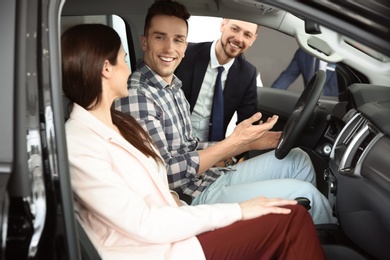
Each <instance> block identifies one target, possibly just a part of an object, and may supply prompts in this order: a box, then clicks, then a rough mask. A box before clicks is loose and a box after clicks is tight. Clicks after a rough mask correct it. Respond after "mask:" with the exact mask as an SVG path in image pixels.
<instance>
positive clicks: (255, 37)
mask: <svg viewBox="0 0 390 260" xmlns="http://www.w3.org/2000/svg"><path fill="white" fill-rule="evenodd" d="M256 39H257V34H255V36H253V41H252V42H251V44H250V45H249V46H252V44H253V43H254V42H255V41H256Z"/></svg>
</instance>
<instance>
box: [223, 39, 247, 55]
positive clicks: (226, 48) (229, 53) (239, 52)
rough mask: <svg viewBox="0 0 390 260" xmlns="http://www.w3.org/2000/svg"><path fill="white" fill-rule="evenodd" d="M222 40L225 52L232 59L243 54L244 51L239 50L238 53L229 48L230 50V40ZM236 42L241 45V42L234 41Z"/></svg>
mask: <svg viewBox="0 0 390 260" xmlns="http://www.w3.org/2000/svg"><path fill="white" fill-rule="evenodd" d="M220 42H221V46H222V50H223V52H224V53H225V55H226V56H227V57H229V58H230V59H234V58H236V57H238V56H239V55H241V53H242V51H238V52H237V53H231V52H229V50H228V44H229V42H228V40H226V43H224V42H223V41H222V39H221V40H220ZM234 44H235V45H237V46H240V44H236V43H234ZM240 47H241V48H242V46H240Z"/></svg>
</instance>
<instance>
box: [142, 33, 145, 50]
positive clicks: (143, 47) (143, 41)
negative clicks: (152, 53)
mask: <svg viewBox="0 0 390 260" xmlns="http://www.w3.org/2000/svg"><path fill="white" fill-rule="evenodd" d="M141 47H142V50H143V51H146V36H145V35H141Z"/></svg>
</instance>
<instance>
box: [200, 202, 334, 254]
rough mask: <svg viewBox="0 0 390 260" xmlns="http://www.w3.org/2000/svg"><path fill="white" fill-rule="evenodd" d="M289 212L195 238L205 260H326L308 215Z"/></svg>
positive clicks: (296, 208) (297, 210)
mask: <svg viewBox="0 0 390 260" xmlns="http://www.w3.org/2000/svg"><path fill="white" fill-rule="evenodd" d="M290 208H291V209H292V211H291V213H290V214H289V215H279V214H269V215H266V216H262V217H259V218H255V219H251V220H246V221H238V222H236V223H233V224H232V225H230V226H227V227H224V228H220V229H216V230H213V231H210V232H206V233H203V234H200V235H198V236H197V238H198V240H199V242H200V244H201V246H202V248H203V251H204V254H205V256H206V259H208V260H213V259H214V260H221V259H224V260H228V259H232V260H233V259H234V260H252V259H253V260H254V259H256V260H257V259H316V260H317V259H326V256H325V253H324V251H323V249H322V247H321V244H320V240H319V238H318V235H317V231H316V229H315V227H314V224H313V220H312V218H311V216H310V214H309V213H308V212H307V210H306V209H305V208H304V207H302V206H300V205H296V206H291V207H290Z"/></svg>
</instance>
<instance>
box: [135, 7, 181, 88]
mask: <svg viewBox="0 0 390 260" xmlns="http://www.w3.org/2000/svg"><path fill="white" fill-rule="evenodd" d="M187 33H188V28H187V24H186V22H185V21H184V20H183V19H180V18H177V17H174V16H167V15H157V16H154V17H153V18H152V21H151V25H150V28H149V30H148V32H147V34H146V35H143V36H142V37H141V44H142V49H143V51H144V62H145V63H146V65H148V66H149V67H150V68H151V69H152V70H153V71H154V72H156V73H157V74H159V75H160V76H161V77H162V78H163V79H164V80H165V81H166V82H167V83H170V82H171V81H172V77H173V72H174V71H175V69H176V68H177V66H179V64H180V62H181V60H182V59H183V57H184V52H185V50H186V48H187V41H186V39H187Z"/></svg>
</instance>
